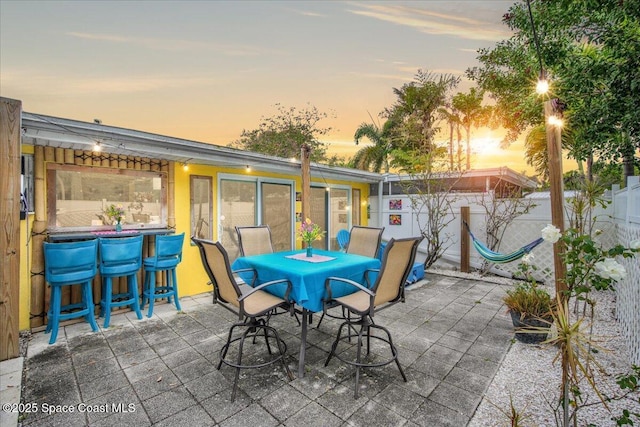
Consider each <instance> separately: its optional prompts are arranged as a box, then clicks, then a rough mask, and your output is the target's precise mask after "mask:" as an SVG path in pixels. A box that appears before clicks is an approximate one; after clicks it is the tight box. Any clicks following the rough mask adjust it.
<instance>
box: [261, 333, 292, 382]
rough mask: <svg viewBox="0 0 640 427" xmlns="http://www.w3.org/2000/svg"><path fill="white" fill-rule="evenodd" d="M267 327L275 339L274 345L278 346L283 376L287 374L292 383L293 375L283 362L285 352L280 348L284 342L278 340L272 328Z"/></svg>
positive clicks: (278, 337)
mask: <svg viewBox="0 0 640 427" xmlns="http://www.w3.org/2000/svg"><path fill="white" fill-rule="evenodd" d="M267 327H268V328H269V329H270V330H272V331H273V335H274V337H275V338H276V343H277V344H278V352H279V353H280V361H281V362H282V366H283V367H284V372H285V374H287V377H289V380H291V381H293V379H294V378H293V374H292V373H291V370H290V369H289V365H287V362H286V360H285V350H284V349H283V348H282V347H283V344H284V342H283V341H282V340H281V339H280V335H279V334H278V331H276V330H275V329H274V328H271V327H269V326H267Z"/></svg>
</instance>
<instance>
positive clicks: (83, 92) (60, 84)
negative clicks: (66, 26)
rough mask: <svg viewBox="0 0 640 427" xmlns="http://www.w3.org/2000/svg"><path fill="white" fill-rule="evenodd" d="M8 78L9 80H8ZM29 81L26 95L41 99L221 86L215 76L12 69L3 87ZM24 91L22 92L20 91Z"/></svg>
mask: <svg viewBox="0 0 640 427" xmlns="http://www.w3.org/2000/svg"><path fill="white" fill-rule="evenodd" d="M5 78H6V80H5ZM25 81H28V82H29V85H28V89H27V92H29V93H33V94H38V95H39V96H41V97H48V96H53V97H64V98H69V97H75V96H98V95H108V94H133V93H142V92H157V91H162V90H174V89H186V88H190V87H202V86H210V85H213V84H220V83H221V82H220V81H219V80H216V79H214V78H212V77H199V76H184V75H179V76H178V75H155V76H154V75H144V76H135V75H134V76H132V75H121V76H105V77H97V76H94V77H88V76H86V75H69V74H63V73H60V74H56V73H52V74H40V73H38V72H34V71H33V70H22V71H20V70H17V69H16V70H13V71H8V72H7V73H6V74H5V73H4V70H3V86H5V84H6V88H7V89H8V90H9V91H10V90H11V89H12V88H16V90H20V91H24V82H25ZM19 88H22V89H19Z"/></svg>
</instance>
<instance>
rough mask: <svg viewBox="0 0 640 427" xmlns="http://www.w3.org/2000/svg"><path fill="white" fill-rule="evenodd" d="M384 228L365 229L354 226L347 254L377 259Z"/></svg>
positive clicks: (350, 234)
mask: <svg viewBox="0 0 640 427" xmlns="http://www.w3.org/2000/svg"><path fill="white" fill-rule="evenodd" d="M383 231H384V227H381V228H378V227H363V226H360V225H354V226H353V227H351V232H350V233H349V243H347V248H346V252H347V253H348V254H356V255H362V256H368V257H371V258H375V257H376V256H377V255H378V250H379V248H380V241H381V240H382V232H383Z"/></svg>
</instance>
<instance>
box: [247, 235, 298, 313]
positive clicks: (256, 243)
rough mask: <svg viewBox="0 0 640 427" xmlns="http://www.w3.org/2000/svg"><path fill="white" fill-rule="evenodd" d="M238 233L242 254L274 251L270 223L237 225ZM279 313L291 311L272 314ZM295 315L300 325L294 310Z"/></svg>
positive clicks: (275, 311) (279, 311) (260, 253)
mask: <svg viewBox="0 0 640 427" xmlns="http://www.w3.org/2000/svg"><path fill="white" fill-rule="evenodd" d="M236 233H238V245H239V246H240V255H241V256H252V255H262V254H271V253H273V243H272V240H271V228H269V226H268V225H251V226H244V227H240V226H236ZM278 314H289V312H288V311H282V310H277V309H275V310H273V312H272V313H271V314H270V316H275V315H278ZM294 316H295V318H296V321H297V322H298V325H300V319H299V318H298V314H297V313H295V312H294ZM267 322H268V319H267Z"/></svg>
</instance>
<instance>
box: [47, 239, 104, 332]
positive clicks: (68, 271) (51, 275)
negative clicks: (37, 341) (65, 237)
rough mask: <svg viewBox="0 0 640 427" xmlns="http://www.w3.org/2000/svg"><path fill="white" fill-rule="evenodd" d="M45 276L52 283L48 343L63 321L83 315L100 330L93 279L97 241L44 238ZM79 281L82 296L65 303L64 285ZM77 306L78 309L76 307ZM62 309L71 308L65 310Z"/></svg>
mask: <svg viewBox="0 0 640 427" xmlns="http://www.w3.org/2000/svg"><path fill="white" fill-rule="evenodd" d="M43 245H44V263H45V273H44V275H45V280H46V281H47V282H48V283H49V286H50V287H51V300H50V303H49V310H48V312H47V316H48V321H47V328H46V330H45V332H47V333H48V332H51V338H50V339H49V344H53V343H55V342H56V340H57V338H58V329H59V327H60V321H63V320H68V319H74V318H77V317H84V318H85V320H86V321H87V322H89V325H91V330H92V331H93V332H97V331H98V325H97V324H96V320H95V316H94V307H93V293H92V290H91V288H92V281H93V278H94V277H95V275H96V273H97V271H98V268H97V255H98V241H97V240H95V239H92V240H85V241H81V242H71V243H49V242H44V243H43ZM78 284H79V285H80V288H81V293H82V300H81V301H80V302H79V303H72V304H66V305H62V287H63V286H70V285H78ZM74 310H75V311H74ZM63 312H68V313H65V314H63Z"/></svg>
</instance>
